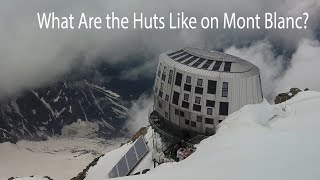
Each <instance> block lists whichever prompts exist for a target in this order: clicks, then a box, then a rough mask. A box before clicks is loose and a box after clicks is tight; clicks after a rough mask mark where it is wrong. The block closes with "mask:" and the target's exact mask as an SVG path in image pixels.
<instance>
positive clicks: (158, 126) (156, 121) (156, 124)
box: [149, 108, 182, 142]
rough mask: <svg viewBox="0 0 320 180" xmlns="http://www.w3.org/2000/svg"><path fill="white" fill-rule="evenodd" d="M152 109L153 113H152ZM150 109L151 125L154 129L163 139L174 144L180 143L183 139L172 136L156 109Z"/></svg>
mask: <svg viewBox="0 0 320 180" xmlns="http://www.w3.org/2000/svg"><path fill="white" fill-rule="evenodd" d="M150 109H152V112H151V111H150ZM150 109H149V123H150V125H151V126H152V128H153V129H154V130H155V131H156V132H157V133H159V134H160V135H161V136H162V137H163V138H165V139H168V140H170V141H172V142H180V141H182V139H181V138H179V137H177V136H175V135H173V134H171V133H170V132H169V131H168V130H167V129H166V128H165V127H164V126H163V125H162V122H161V120H160V118H159V116H158V114H157V112H156V111H155V110H154V108H150Z"/></svg>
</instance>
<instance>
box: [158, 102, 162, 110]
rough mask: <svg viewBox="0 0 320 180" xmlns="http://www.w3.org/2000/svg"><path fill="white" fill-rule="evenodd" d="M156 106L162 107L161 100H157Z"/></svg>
mask: <svg viewBox="0 0 320 180" xmlns="http://www.w3.org/2000/svg"><path fill="white" fill-rule="evenodd" d="M158 106H159V108H160V109H162V102H161V101H158Z"/></svg>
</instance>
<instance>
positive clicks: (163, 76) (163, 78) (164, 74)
mask: <svg viewBox="0 0 320 180" xmlns="http://www.w3.org/2000/svg"><path fill="white" fill-rule="evenodd" d="M162 81H166V73H165V72H164V73H162Z"/></svg>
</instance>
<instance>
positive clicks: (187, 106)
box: [182, 101, 189, 109]
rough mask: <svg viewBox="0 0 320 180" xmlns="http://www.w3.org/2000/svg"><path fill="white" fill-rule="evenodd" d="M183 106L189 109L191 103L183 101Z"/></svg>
mask: <svg viewBox="0 0 320 180" xmlns="http://www.w3.org/2000/svg"><path fill="white" fill-rule="evenodd" d="M182 107H184V108H186V109H189V103H188V102H186V101H182Z"/></svg>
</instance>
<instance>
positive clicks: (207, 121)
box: [205, 118, 213, 124]
mask: <svg viewBox="0 0 320 180" xmlns="http://www.w3.org/2000/svg"><path fill="white" fill-rule="evenodd" d="M205 123H206V124H213V119H212V118H206V119H205Z"/></svg>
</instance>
